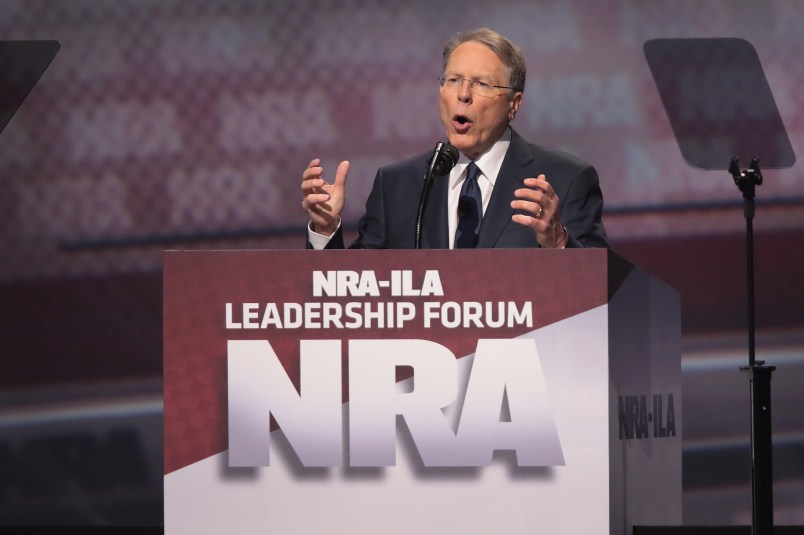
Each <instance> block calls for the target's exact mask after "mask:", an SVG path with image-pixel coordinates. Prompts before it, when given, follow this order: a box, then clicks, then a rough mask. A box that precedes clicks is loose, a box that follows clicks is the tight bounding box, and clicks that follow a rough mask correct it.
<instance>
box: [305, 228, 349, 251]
mask: <svg viewBox="0 0 804 535" xmlns="http://www.w3.org/2000/svg"><path fill="white" fill-rule="evenodd" d="M312 224H313V223H312V222H310V223H307V240H308V241H309V242H310V245H312V246H313V249H324V248H326V246H327V244H328V243H329V240H330V239H331V238H332V236H324V235H323V234H319V233H318V232H315V231H314V230H313V229H312V228H310V227H311V225H312ZM339 228H341V222H340V221H338V226H337V227H335V232H337V231H338V229H339ZM335 232H333V234H335Z"/></svg>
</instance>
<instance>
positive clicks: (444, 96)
mask: <svg viewBox="0 0 804 535" xmlns="http://www.w3.org/2000/svg"><path fill="white" fill-rule="evenodd" d="M444 76H445V77H447V78H449V77H456V76H458V77H462V78H466V79H468V80H480V81H482V82H485V83H487V84H490V85H501V86H507V85H508V69H506V67H505V65H503V63H502V61H500V58H498V57H497V54H495V53H494V52H493V51H492V50H491V49H490V48H488V47H487V46H486V45H483V44H481V43H478V42H475V41H468V42H466V43H463V44H461V45H460V46H458V47H457V48H456V49H455V50H453V52H452V55H451V56H450V58H449V60H448V61H447V67H446V69H445V71H444ZM495 95H496V96H495V97H493V98H488V97H483V96H480V95H476V94H475V93H473V92H472V90H471V87H470V83H469V82H464V83H463V85H462V86H461V87H460V88H459V89H458V90H454V89H448V88H446V87H442V88H441V94H440V98H439V110H440V113H441V122H442V123H443V124H444V129H445V130H446V133H447V139H449V142H450V143H451V144H452V145H454V146H455V148H457V149H458V150H459V151H461V152H462V153H464V154H465V155H466V156H467V157H468V158H470V159H472V160H474V159H475V158H477V157H479V156H480V155H481V154H483V153H484V152H486V151H487V150H488V149H489V148H491V146H492V145H493V144H494V143H495V142H496V141H497V140H498V139H500V137H501V136H502V134H503V132H504V131H505V129H506V127H507V126H508V123H509V122H510V121H511V120H512V119H513V118H514V115H516V112H517V110H518V109H519V104H520V102H521V101H522V93H521V92H516V93H513V92H512V91H511V90H509V89H498V90H497V91H496V92H495Z"/></svg>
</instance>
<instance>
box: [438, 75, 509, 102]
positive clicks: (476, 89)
mask: <svg viewBox="0 0 804 535" xmlns="http://www.w3.org/2000/svg"><path fill="white" fill-rule="evenodd" d="M438 82H439V84H441V87H443V88H444V89H448V90H450V91H458V90H460V89H461V88H462V87H463V83H464V82H469V88H470V89H471V90H472V93H474V94H475V95H479V96H481V97H486V98H494V97H496V96H497V95H499V93H498V92H497V91H496V90H497V89H513V87H508V86H505V85H492V84H489V83H486V82H481V81H480V80H471V79H469V78H464V77H463V76H447V77H446V78H444V77H442V78H439V79H438Z"/></svg>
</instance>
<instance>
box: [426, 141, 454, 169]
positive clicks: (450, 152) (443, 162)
mask: <svg viewBox="0 0 804 535" xmlns="http://www.w3.org/2000/svg"><path fill="white" fill-rule="evenodd" d="M458 157H459V154H458V149H456V148H455V147H453V146H452V145H450V144H449V143H447V142H444V141H439V142H438V144H437V145H436V148H435V152H434V153H433V156H432V158H431V159H430V160H431V161H432V162H433V166H432V167H433V176H444V175H447V174H449V172H450V171H452V168H453V167H455V164H456V163H458Z"/></svg>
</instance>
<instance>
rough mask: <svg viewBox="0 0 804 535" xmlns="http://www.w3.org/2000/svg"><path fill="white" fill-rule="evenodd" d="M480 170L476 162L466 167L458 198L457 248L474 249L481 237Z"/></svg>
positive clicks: (481, 202)
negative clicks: (478, 176)
mask: <svg viewBox="0 0 804 535" xmlns="http://www.w3.org/2000/svg"><path fill="white" fill-rule="evenodd" d="M478 174H480V169H479V168H478V167H477V165H476V164H475V162H469V165H468V166H466V179H465V180H464V181H463V186H461V195H460V197H458V229H457V231H456V232H455V248H456V249H464V248H474V247H476V246H477V239H478V237H479V236H480V221H481V220H482V219H483V201H482V199H481V197H480V186H479V185H478V184H477V175H478Z"/></svg>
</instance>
